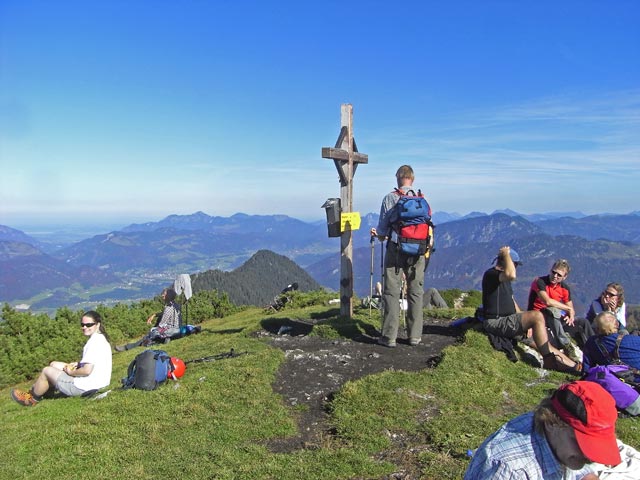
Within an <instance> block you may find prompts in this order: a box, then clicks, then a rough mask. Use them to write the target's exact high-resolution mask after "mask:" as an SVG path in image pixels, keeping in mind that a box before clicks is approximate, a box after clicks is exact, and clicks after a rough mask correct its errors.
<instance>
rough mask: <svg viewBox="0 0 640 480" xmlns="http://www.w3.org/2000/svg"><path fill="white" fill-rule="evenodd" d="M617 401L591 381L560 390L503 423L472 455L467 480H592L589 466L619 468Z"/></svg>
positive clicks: (566, 386) (593, 470) (567, 385)
mask: <svg viewBox="0 0 640 480" xmlns="http://www.w3.org/2000/svg"><path fill="white" fill-rule="evenodd" d="M617 419H618V412H617V410H616V405H615V401H614V400H613V397H612V396H611V395H609V393H607V391H606V390H605V389H604V388H602V387H601V386H600V385H598V384H597V383H595V382H587V381H575V382H571V383H568V384H565V385H562V386H561V387H560V388H558V389H557V390H556V391H555V392H554V393H553V395H552V396H551V397H548V398H545V399H544V400H543V401H542V402H541V403H540V404H539V405H538V407H537V408H536V409H535V410H534V411H533V412H528V413H525V414H523V415H520V416H519V417H516V418H514V419H513V420H511V421H509V422H507V423H506V424H504V425H503V426H502V427H501V428H500V429H499V430H498V431H496V432H495V433H493V434H492V435H490V436H489V437H488V438H487V439H486V440H485V441H484V442H483V443H482V445H480V447H479V448H478V450H477V451H476V452H475V453H474V455H473V458H472V460H471V463H470V464H469V467H468V468H467V471H466V473H465V476H464V479H465V480H483V479H487V480H489V479H493V480H496V479H497V480H500V479H503V480H506V479H511V480H515V479H528V480H531V479H536V478H539V479H544V480H554V479H558V480H569V479H573V480H594V479H597V478H598V476H597V475H596V474H595V467H594V466H591V465H590V464H591V463H593V462H597V463H601V464H604V465H618V464H619V463H620V462H621V458H620V451H619V449H618V443H617V441H616V430H615V427H616V420H617Z"/></svg>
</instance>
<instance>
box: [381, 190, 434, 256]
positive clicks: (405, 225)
mask: <svg viewBox="0 0 640 480" xmlns="http://www.w3.org/2000/svg"><path fill="white" fill-rule="evenodd" d="M395 193H396V194H397V195H399V196H400V198H399V199H398V203H396V205H395V206H394V212H393V214H392V216H391V225H392V227H393V230H394V231H395V232H396V233H397V234H398V246H399V248H400V251H401V252H402V253H404V254H405V255H411V256H419V255H424V254H425V253H427V250H428V248H429V245H430V243H431V239H430V236H431V234H432V227H433V223H432V222H431V207H430V206H429V203H428V202H427V199H426V198H424V195H422V192H421V191H420V190H418V194H417V195H416V193H415V192H414V191H413V190H409V191H407V192H406V193H404V192H402V190H400V189H398V188H396V189H395Z"/></svg>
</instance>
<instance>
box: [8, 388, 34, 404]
mask: <svg viewBox="0 0 640 480" xmlns="http://www.w3.org/2000/svg"><path fill="white" fill-rule="evenodd" d="M11 398H13V399H14V400H15V401H16V402H18V403H19V404H20V405H24V406H25V407H32V406H34V405H35V404H36V403H38V401H37V400H36V399H35V398H33V395H32V394H31V392H25V391H24V390H18V389H17V388H14V389H12V390H11Z"/></svg>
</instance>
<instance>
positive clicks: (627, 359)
mask: <svg viewBox="0 0 640 480" xmlns="http://www.w3.org/2000/svg"><path fill="white" fill-rule="evenodd" d="M598 338H599V339H600V341H601V342H602V345H603V346H604V348H606V349H607V351H608V352H609V354H611V353H612V352H613V350H614V349H615V346H616V340H617V339H618V334H617V333H612V334H611V335H597V336H593V337H591V338H589V340H587V343H586V344H585V346H584V349H583V353H584V356H583V370H584V371H586V370H587V369H589V368H590V367H593V366H594V365H607V364H608V363H611V362H610V361H607V359H606V358H605V356H604V355H603V354H602V352H601V351H600V349H599V348H598V344H597V343H596V339H598ZM618 353H619V354H620V360H621V361H622V362H623V363H625V364H627V365H629V366H630V367H633V368H638V369H640V336H637V335H625V336H624V337H622V341H621V342H620V349H619V351H618Z"/></svg>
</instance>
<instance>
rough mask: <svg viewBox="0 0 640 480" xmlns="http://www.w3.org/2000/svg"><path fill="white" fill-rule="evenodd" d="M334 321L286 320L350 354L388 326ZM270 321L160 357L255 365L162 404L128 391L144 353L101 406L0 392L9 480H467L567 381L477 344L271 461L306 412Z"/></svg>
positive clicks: (404, 377) (406, 375)
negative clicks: (265, 331) (283, 384)
mask: <svg viewBox="0 0 640 480" xmlns="http://www.w3.org/2000/svg"><path fill="white" fill-rule="evenodd" d="M335 312H336V310H335V309H329V308H328V307H325V306H310V307H305V308H298V309H290V310H285V311H283V312H279V313H278V317H279V318H284V317H286V318H289V319H292V320H296V319H309V318H314V319H315V322H314V323H316V324H317V325H316V326H315V327H314V328H313V330H312V332H311V333H310V335H322V336H325V337H330V338H343V339H344V338H346V339H347V341H348V339H349V338H350V337H351V338H352V336H353V335H354V334H356V333H357V332H360V333H362V331H363V330H364V329H367V328H370V327H372V326H375V325H378V324H379V321H380V320H379V316H378V315H377V314H376V312H374V314H373V316H372V318H370V317H369V315H370V313H369V311H368V310H357V311H356V314H355V315H354V319H353V320H352V321H350V322H347V321H345V320H341V319H338V318H336V317H335ZM270 318H272V317H270V316H269V315H267V314H265V313H264V311H263V310H261V309H257V308H253V309H247V310H244V311H242V312H240V313H236V314H234V315H231V316H229V317H226V318H223V319H215V320H209V321H206V322H204V323H203V324H202V328H203V332H202V333H201V334H198V335H191V336H189V337H186V338H183V339H181V340H178V341H173V342H171V343H169V344H167V345H165V346H163V347H164V349H165V350H167V351H168V352H169V353H170V354H171V355H174V356H178V357H180V358H183V359H185V360H189V359H195V358H199V357H205V356H209V355H214V354H217V353H222V352H227V351H229V350H230V349H231V348H233V349H235V351H236V352H247V354H246V355H241V356H238V357H235V358H230V359H225V360H220V361H213V362H205V363H194V364H190V365H189V366H188V369H187V372H186V374H185V375H184V377H182V378H181V379H179V381H177V382H166V383H165V384H163V385H162V386H160V388H158V389H157V390H155V391H151V392H145V391H137V390H120V389H119V386H120V378H122V377H123V376H124V375H125V372H126V369H127V366H128V364H129V362H130V361H131V360H132V359H133V358H134V356H135V355H136V354H137V353H139V352H140V351H141V350H140V349H136V350H132V351H128V352H123V353H117V354H114V357H113V359H114V371H113V376H112V382H111V385H110V392H109V394H108V395H106V396H105V397H103V398H94V399H81V398H55V399H48V400H44V401H42V402H41V403H40V404H38V405H37V406H35V407H32V408H25V407H22V406H20V405H18V404H16V403H14V402H13V401H12V400H11V399H10V397H9V389H8V388H5V389H2V390H0V417H1V418H0V438H1V439H2V441H1V442H0V452H1V453H2V458H3V459H4V461H3V462H2V464H1V465H0V479H7V480H8V479H12V480H17V479H22V478H55V479H79V478H83V479H104V478H109V479H111V480H115V479H130V478H137V479H152V478H154V479H155V478H181V479H275V478H278V479H284V480H286V479H292V480H300V479H354V478H357V479H383V478H391V477H390V476H391V475H392V474H394V473H395V474H396V476H394V477H393V478H427V479H449V478H450V479H457V478H461V477H462V475H463V473H464V470H465V468H466V466H467V464H468V457H467V455H466V452H467V450H469V449H475V448H477V447H478V445H479V444H480V443H481V442H482V440H483V439H484V438H485V437H486V436H487V435H488V434H490V433H491V432H492V431H494V430H495V429H496V428H498V427H499V426H500V425H501V424H502V423H503V422H505V421H506V420H508V419H510V418H512V417H514V416H516V415H518V414H520V413H522V412H525V411H527V410H529V409H531V408H532V407H533V406H534V405H535V404H536V403H537V402H538V401H539V400H540V399H541V398H542V397H543V396H544V395H545V394H546V392H548V391H549V390H550V389H553V388H555V387H556V386H557V385H559V384H560V383H561V382H562V381H563V380H565V379H566V377H565V376H563V375H560V374H557V373H551V374H548V372H543V371H542V370H540V369H536V368H533V367H531V366H529V365H527V364H526V363H525V362H518V363H515V364H513V363H510V362H509V361H507V360H506V358H505V357H504V355H503V354H501V353H499V352H496V351H494V350H493V349H492V348H491V347H490V346H489V343H488V341H487V339H486V337H485V336H484V335H483V334H481V333H479V332H477V331H474V330H469V331H467V332H466V334H465V336H464V339H463V341H461V342H460V343H458V344H456V345H454V346H451V347H447V348H446V349H445V350H444V352H443V355H442V357H441V360H440V362H439V364H438V365H437V366H436V367H435V368H427V369H424V370H420V371H417V372H403V371H400V370H388V371H385V372H383V373H379V374H375V375H370V376H366V377H364V378H361V379H359V380H355V381H348V382H346V383H345V384H344V385H343V386H342V387H341V389H340V390H339V391H338V392H337V393H336V394H335V395H334V396H332V398H331V400H330V402H329V404H328V405H327V406H326V408H327V411H328V415H329V423H330V426H331V428H329V429H328V430H327V431H326V433H325V435H324V436H323V438H322V442H321V443H320V444H318V445H314V446H313V447H312V448H306V449H299V450H295V451H293V452H288V453H274V452H272V451H271V450H270V448H269V444H270V441H274V440H277V439H282V438H286V437H289V436H295V435H296V434H297V422H296V419H297V417H298V416H299V414H300V412H301V411H302V410H303V409H304V408H306V407H305V406H304V405H298V406H295V407H290V406H287V405H286V404H285V402H284V401H283V399H282V398H281V397H280V396H279V395H277V394H275V393H274V390H273V386H272V384H273V382H274V381H275V379H276V373H277V371H278V369H279V368H280V367H281V366H282V365H283V363H284V362H285V355H284V353H283V352H282V351H281V350H279V349H278V348H275V347H273V346H271V344H270V337H268V336H264V335H256V332H258V331H260V330H261V329H262V327H263V326H264V325H265V322H269V320H270ZM318 319H320V320H318ZM407 348H408V347H407ZM380 355H384V349H382V348H381V350H380ZM26 385H27V384H23V385H20V386H22V387H24V386H26ZM618 432H619V436H620V438H621V439H622V440H623V441H625V442H626V443H629V444H630V445H633V446H636V447H638V446H640V429H639V428H638V424H637V420H636V419H629V418H625V419H621V420H620V421H619V422H618Z"/></svg>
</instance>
